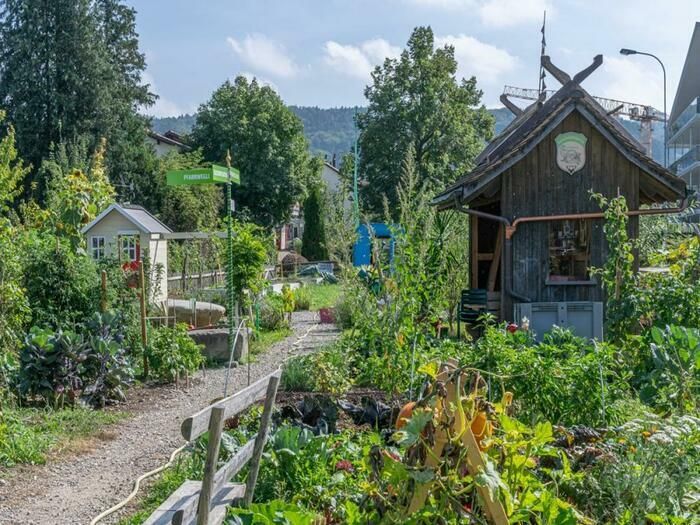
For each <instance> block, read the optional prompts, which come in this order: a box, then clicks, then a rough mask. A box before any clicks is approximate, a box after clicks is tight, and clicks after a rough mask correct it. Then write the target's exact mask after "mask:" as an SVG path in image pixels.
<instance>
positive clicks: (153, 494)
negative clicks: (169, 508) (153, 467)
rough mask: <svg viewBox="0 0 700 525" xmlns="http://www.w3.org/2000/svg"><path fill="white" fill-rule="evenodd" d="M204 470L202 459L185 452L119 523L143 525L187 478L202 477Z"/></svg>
mask: <svg viewBox="0 0 700 525" xmlns="http://www.w3.org/2000/svg"><path fill="white" fill-rule="evenodd" d="M202 470H203V465H202V461H201V459H199V458H198V457H196V456H195V455H193V454H191V453H189V452H184V453H183V454H181V455H180V456H179V457H178V458H177V459H176V460H175V463H174V464H173V465H172V466H171V467H168V468H167V469H165V470H164V471H163V472H162V473H161V474H160V476H159V477H158V478H157V479H156V480H155V482H154V483H153V485H151V486H150V487H148V489H147V491H146V496H145V497H144V498H143V500H141V501H140V502H139V503H138V505H137V510H136V511H135V513H134V514H131V515H130V516H128V517H125V518H122V519H121V520H120V521H119V524H118V525H141V523H143V522H144V521H146V520H147V519H148V517H149V516H150V515H151V514H152V513H153V511H154V510H156V509H157V508H158V507H159V506H160V504H161V503H163V502H164V501H165V500H166V499H168V497H169V496H170V495H171V494H172V493H173V492H175V491H176V490H177V489H178V488H179V487H180V485H182V484H183V483H184V482H185V480H188V479H191V480H198V479H201V478H202Z"/></svg>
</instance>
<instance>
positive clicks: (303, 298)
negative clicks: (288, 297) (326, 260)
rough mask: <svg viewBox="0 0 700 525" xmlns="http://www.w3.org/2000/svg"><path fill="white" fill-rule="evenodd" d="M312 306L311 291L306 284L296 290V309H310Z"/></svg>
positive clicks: (296, 310)
mask: <svg viewBox="0 0 700 525" xmlns="http://www.w3.org/2000/svg"><path fill="white" fill-rule="evenodd" d="M310 308H311V292H310V291H309V288H308V287H306V286H302V287H300V288H297V289H296V290H294V311H295V312H298V311H300V310H309V309H310Z"/></svg>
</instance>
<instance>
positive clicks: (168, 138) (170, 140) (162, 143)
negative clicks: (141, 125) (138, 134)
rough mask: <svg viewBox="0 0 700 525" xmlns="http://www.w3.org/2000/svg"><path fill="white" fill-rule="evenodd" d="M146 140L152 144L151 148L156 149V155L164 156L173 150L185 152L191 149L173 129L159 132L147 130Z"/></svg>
mask: <svg viewBox="0 0 700 525" xmlns="http://www.w3.org/2000/svg"><path fill="white" fill-rule="evenodd" d="M146 142H148V143H150V144H151V145H152V146H153V149H154V150H155V151H156V156H158V157H165V156H166V155H167V154H168V153H171V152H173V151H174V152H176V153H185V152H187V151H190V149H191V148H190V147H189V146H188V145H187V144H185V143H184V142H183V138H182V136H181V135H180V134H178V133H175V132H174V131H166V132H165V133H163V134H160V133H156V132H155V131H151V130H149V131H148V136H147V137H146Z"/></svg>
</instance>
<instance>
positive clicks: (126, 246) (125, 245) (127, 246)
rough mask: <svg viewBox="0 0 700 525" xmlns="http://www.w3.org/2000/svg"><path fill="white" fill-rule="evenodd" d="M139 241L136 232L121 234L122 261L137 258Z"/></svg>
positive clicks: (120, 253)
mask: <svg viewBox="0 0 700 525" xmlns="http://www.w3.org/2000/svg"><path fill="white" fill-rule="evenodd" d="M138 242H139V240H138V238H137V235H136V234H133V233H125V234H120V235H119V258H120V260H121V261H122V262H131V261H135V260H136V245H137V244H138Z"/></svg>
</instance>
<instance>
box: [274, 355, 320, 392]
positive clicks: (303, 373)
mask: <svg viewBox="0 0 700 525" xmlns="http://www.w3.org/2000/svg"><path fill="white" fill-rule="evenodd" d="M280 381H281V383H282V384H281V387H282V390H286V391H287V392H313V390H314V388H315V386H316V384H315V382H314V380H313V374H312V373H311V365H310V363H309V359H308V357H306V356H301V357H295V358H294V359H290V360H289V361H287V362H286V363H285V364H284V366H283V367H282V378H281V379H280Z"/></svg>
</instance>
